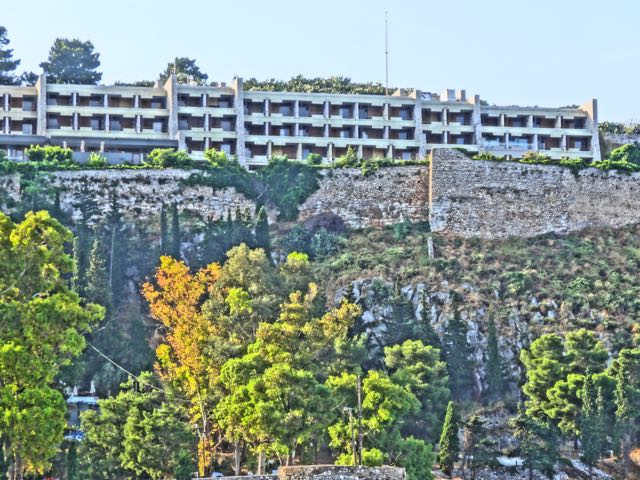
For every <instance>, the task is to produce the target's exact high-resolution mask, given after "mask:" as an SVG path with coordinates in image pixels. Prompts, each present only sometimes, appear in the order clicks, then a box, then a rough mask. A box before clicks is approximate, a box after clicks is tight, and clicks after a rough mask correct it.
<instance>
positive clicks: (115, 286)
mask: <svg viewBox="0 0 640 480" xmlns="http://www.w3.org/2000/svg"><path fill="white" fill-rule="evenodd" d="M106 221H107V232H108V236H107V238H108V241H109V244H108V249H109V270H108V279H109V282H108V284H109V289H110V290H111V299H112V303H113V308H114V309H115V308H117V307H118V306H119V305H120V303H121V301H122V296H123V295H122V294H123V293H124V287H125V282H126V279H125V277H126V268H127V246H128V241H127V237H126V235H124V228H125V226H124V224H123V221H122V213H121V212H120V205H118V199H117V196H116V192H115V190H112V191H111V200H110V205H109V212H108V214H107V218H106Z"/></svg>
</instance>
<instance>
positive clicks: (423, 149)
mask: <svg viewBox="0 0 640 480" xmlns="http://www.w3.org/2000/svg"><path fill="white" fill-rule="evenodd" d="M413 121H414V122H415V129H414V133H413V138H414V139H417V140H418V142H419V146H418V158H425V157H426V156H427V137H426V135H424V133H423V130H422V92H421V91H420V90H416V103H415V105H414V107H413Z"/></svg>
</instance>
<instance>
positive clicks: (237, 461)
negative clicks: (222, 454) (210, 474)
mask: <svg viewBox="0 0 640 480" xmlns="http://www.w3.org/2000/svg"><path fill="white" fill-rule="evenodd" d="M234 454H235V462H234V463H235V465H234V467H233V470H234V472H235V474H236V477H238V476H240V461H241V456H242V449H241V448H240V440H236V442H235V444H234Z"/></svg>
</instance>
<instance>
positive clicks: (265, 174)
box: [258, 157, 318, 220]
mask: <svg viewBox="0 0 640 480" xmlns="http://www.w3.org/2000/svg"><path fill="white" fill-rule="evenodd" d="M258 175H259V178H260V180H261V181H262V183H263V192H264V194H265V196H266V198H267V200H268V201H269V202H270V203H272V204H273V205H275V206H276V207H277V208H278V210H279V212H280V213H279V214H278V219H279V220H293V219H295V218H296V217H297V216H298V206H299V205H301V204H302V203H303V202H304V201H305V200H306V199H307V198H308V197H309V196H310V195H311V194H312V193H313V192H315V191H316V190H317V189H318V174H317V172H316V170H315V169H314V168H312V167H310V166H308V165H305V164H303V163H299V162H292V161H290V160H288V159H287V158H286V157H272V158H271V159H269V165H268V166H267V167H266V168H263V169H262V170H260V172H259V173H258Z"/></svg>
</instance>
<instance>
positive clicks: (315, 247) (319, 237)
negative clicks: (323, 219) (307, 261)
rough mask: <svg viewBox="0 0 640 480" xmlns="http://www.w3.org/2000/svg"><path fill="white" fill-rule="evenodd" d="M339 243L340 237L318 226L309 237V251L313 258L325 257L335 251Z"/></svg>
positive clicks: (337, 249)
mask: <svg viewBox="0 0 640 480" xmlns="http://www.w3.org/2000/svg"><path fill="white" fill-rule="evenodd" d="M341 243H342V242H341V240H340V237H338V236H337V235H335V234H333V233H331V232H328V231H327V230H325V229H324V228H320V229H319V230H318V231H317V232H316V233H315V235H314V236H313V237H312V238H311V253H312V254H313V256H314V257H315V258H325V257H328V256H330V255H333V254H335V253H337V252H338V251H339V250H340V247H341Z"/></svg>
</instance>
